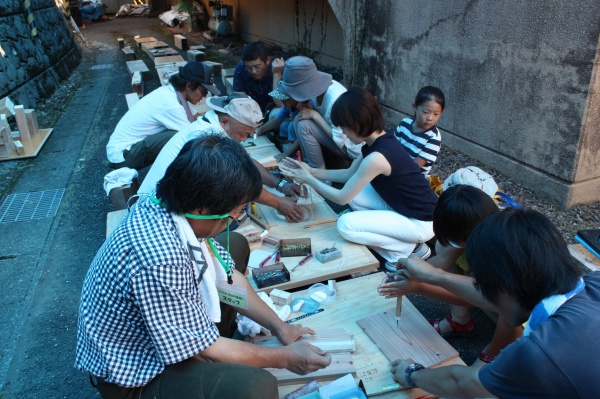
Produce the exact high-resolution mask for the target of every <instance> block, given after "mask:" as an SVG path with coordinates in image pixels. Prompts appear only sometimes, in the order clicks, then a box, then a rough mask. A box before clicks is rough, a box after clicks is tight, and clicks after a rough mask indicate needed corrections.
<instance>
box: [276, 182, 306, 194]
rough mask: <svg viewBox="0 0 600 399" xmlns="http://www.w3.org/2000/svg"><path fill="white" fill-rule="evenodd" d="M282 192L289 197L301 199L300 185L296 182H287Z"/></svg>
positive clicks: (282, 187)
mask: <svg viewBox="0 0 600 399" xmlns="http://www.w3.org/2000/svg"><path fill="white" fill-rule="evenodd" d="M281 192H282V193H283V194H285V195H286V196H288V197H300V196H301V195H300V194H301V191H300V185H298V184H296V183H294V182H287V183H285V184H284V185H283V186H281Z"/></svg>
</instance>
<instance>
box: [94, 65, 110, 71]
mask: <svg viewBox="0 0 600 399" xmlns="http://www.w3.org/2000/svg"><path fill="white" fill-rule="evenodd" d="M90 69H92V70H94V71H97V70H100V69H113V64H98V65H94V66H93V67H91V68H90Z"/></svg>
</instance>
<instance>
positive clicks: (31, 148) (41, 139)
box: [0, 129, 52, 161]
mask: <svg viewBox="0 0 600 399" xmlns="http://www.w3.org/2000/svg"><path fill="white" fill-rule="evenodd" d="M51 133H52V129H40V130H39V133H38V134H35V135H33V136H31V138H30V139H29V140H26V141H22V142H21V143H22V144H23V150H24V151H23V154H17V153H16V152H14V153H13V154H12V155H10V156H8V157H6V158H0V161H12V160H14V159H23V158H33V157H37V156H38V154H39V153H40V150H41V149H42V147H43V146H44V144H45V143H46V140H48V137H50V134H51ZM13 138H14V137H13Z"/></svg>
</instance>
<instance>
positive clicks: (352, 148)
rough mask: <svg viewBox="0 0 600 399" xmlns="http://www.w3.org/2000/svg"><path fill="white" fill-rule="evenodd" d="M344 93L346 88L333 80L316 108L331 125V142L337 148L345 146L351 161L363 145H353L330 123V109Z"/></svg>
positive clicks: (356, 156)
mask: <svg viewBox="0 0 600 399" xmlns="http://www.w3.org/2000/svg"><path fill="white" fill-rule="evenodd" d="M346 91H347V90H346V88H345V87H344V86H343V85H342V84H341V83H339V82H336V81H335V80H334V81H332V83H331V86H329V89H327V91H326V92H325V95H324V96H323V103H321V105H320V106H317V111H319V113H320V114H321V115H322V116H323V118H324V119H325V120H326V121H327V123H329V124H330V125H331V127H332V128H331V134H332V136H333V137H332V138H333V142H334V143H335V144H336V145H337V146H338V147H339V148H343V147H344V146H346V150H347V151H348V156H349V157H350V158H352V159H356V158H358V156H359V155H360V147H362V146H363V144H364V143H360V144H354V143H353V142H352V141H350V139H349V138H348V137H346V135H345V134H344V133H342V129H341V128H339V127H337V126H333V123H331V108H332V107H333V104H334V103H335V101H336V100H337V99H338V97H339V96H341V95H342V94H344V93H345V92H346Z"/></svg>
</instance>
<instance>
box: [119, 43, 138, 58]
mask: <svg viewBox="0 0 600 399" xmlns="http://www.w3.org/2000/svg"><path fill="white" fill-rule="evenodd" d="M121 51H122V52H123V54H125V61H135V52H134V51H133V49H132V48H131V47H130V46H127V47H124V48H122V49H121Z"/></svg>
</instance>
